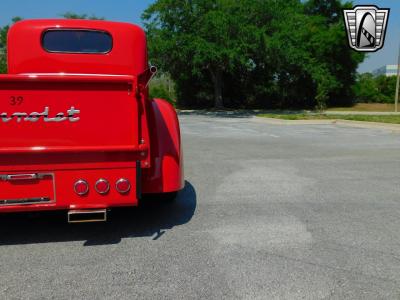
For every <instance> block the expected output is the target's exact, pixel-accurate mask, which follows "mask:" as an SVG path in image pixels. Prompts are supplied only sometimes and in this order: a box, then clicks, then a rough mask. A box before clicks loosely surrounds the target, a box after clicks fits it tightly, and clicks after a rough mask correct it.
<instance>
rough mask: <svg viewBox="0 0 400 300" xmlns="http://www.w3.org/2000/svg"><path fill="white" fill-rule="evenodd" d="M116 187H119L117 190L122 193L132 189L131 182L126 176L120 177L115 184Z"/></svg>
mask: <svg viewBox="0 0 400 300" xmlns="http://www.w3.org/2000/svg"><path fill="white" fill-rule="evenodd" d="M115 188H116V189H117V191H118V192H119V193H121V194H126V193H128V192H129V191H130V189H131V183H130V182H129V180H128V179H125V178H121V179H119V180H118V181H117V182H116V184H115Z"/></svg>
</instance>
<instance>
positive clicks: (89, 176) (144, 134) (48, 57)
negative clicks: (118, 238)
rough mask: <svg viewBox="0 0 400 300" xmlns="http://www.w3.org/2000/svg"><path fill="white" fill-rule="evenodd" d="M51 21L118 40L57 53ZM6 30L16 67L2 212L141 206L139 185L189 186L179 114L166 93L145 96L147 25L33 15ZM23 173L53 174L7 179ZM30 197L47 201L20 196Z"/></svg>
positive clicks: (2, 163) (2, 102)
mask: <svg viewBox="0 0 400 300" xmlns="http://www.w3.org/2000/svg"><path fill="white" fill-rule="evenodd" d="M49 29H78V30H81V29H85V30H86V29H87V30H100V31H106V32H108V33H109V34H110V35H111V36H112V38H113V48H112V50H111V51H110V52H109V53H107V54H83V53H82V54H75V53H74V54H71V53H50V52H47V51H46V50H44V49H43V48H42V44H41V39H42V35H43V33H44V32H45V31H46V30H49ZM8 38H9V42H8V67H9V74H6V75H0V133H1V136H2V139H0V189H1V191H0V213H1V212H16V211H37V210H57V209H74V210H77V209H78V210H79V209H100V208H101V209H103V208H110V207H117V206H135V205H137V204H138V199H139V197H140V193H141V192H143V193H164V192H173V191H178V190H180V189H181V188H183V165H182V150H181V148H182V147H181V137H180V130H179V123H178V119H177V115H176V112H175V110H174V108H173V107H172V106H171V105H170V104H168V103H167V102H166V101H164V100H161V99H155V100H150V99H148V88H147V81H148V80H149V77H150V75H149V71H148V65H147V64H148V63H147V50H146V39H145V34H144V32H143V30H142V29H141V28H140V27H138V26H135V25H131V24H127V23H117V22H106V21H86V20H33V21H21V22H18V23H16V24H15V25H14V26H13V27H12V28H11V29H10V31H9V36H8ZM27 49H29V51H27ZM26 174H28V175H29V174H34V175H35V176H36V175H38V174H39V175H40V174H51V176H52V177H51V178H49V177H48V175H46V176H47V177H46V176H45V177H43V178H41V177H40V178H39V179H35V180H20V181H18V182H13V181H8V180H7V178H9V177H8V175H12V176H14V175H18V176H20V175H23V176H25V175H26ZM140 174H142V175H141V176H140ZM18 176H17V177H18ZM40 176H41V175H40ZM100 178H102V179H106V180H107V181H109V183H110V186H111V188H110V191H109V192H108V193H107V194H105V195H100V194H99V193H97V192H96V191H95V189H94V185H95V182H96V181H97V180H98V179H100ZM121 178H126V179H128V180H129V181H130V183H131V190H130V191H129V192H128V193H126V194H121V193H119V192H117V190H116V189H115V183H116V182H117V181H118V180H119V179H121ZM79 179H83V180H85V181H87V182H88V184H89V192H88V194H87V195H84V196H78V195H77V194H76V193H75V191H74V183H75V182H76V181H77V180H79ZM25 198H26V199H28V200H29V201H30V200H31V199H42V200H43V199H44V200H46V201H47V202H46V201H44V202H43V203H42V202H41V203H39V202H35V203H34V204H32V203H29V201H28V203H22V202H20V203H17V204H15V203H14V202H13V201H14V200H15V199H17V200H18V201H19V200H21V199H25ZM5 199H6V200H7V201H8V200H10V202H7V201H3V200H5ZM2 201H3V202H2ZM6 202H7V203H6Z"/></svg>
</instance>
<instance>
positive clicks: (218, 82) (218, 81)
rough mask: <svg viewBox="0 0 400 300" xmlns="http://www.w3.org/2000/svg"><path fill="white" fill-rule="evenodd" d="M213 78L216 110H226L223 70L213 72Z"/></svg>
mask: <svg viewBox="0 0 400 300" xmlns="http://www.w3.org/2000/svg"><path fill="white" fill-rule="evenodd" d="M211 77H212V80H213V84H214V101H215V102H214V107H215V108H216V109H222V108H224V101H223V99H222V72H221V70H216V71H215V72H213V71H211Z"/></svg>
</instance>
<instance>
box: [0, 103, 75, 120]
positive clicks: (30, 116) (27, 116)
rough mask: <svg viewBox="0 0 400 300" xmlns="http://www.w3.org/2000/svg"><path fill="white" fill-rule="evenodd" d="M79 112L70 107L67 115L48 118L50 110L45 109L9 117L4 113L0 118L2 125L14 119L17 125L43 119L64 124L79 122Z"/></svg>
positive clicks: (61, 114) (60, 114) (59, 114)
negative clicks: (66, 122) (65, 122)
mask: <svg viewBox="0 0 400 300" xmlns="http://www.w3.org/2000/svg"><path fill="white" fill-rule="evenodd" d="M80 112H81V111H80V110H79V109H75V107H73V106H72V107H71V108H70V109H68V110H67V113H63V112H60V113H57V114H56V115H55V116H53V117H50V108H49V107H47V106H46V107H45V108H44V110H43V112H41V113H39V112H31V113H26V112H15V113H13V114H11V115H9V114H8V113H6V112H3V113H1V114H0V118H1V120H2V121H3V123H7V122H10V121H11V120H13V119H15V120H16V121H17V123H20V122H21V121H24V122H37V121H39V120H40V119H41V118H43V121H44V122H46V123H48V122H64V121H69V122H71V123H73V122H77V121H79V120H80V117H79V116H78V115H79V113H80Z"/></svg>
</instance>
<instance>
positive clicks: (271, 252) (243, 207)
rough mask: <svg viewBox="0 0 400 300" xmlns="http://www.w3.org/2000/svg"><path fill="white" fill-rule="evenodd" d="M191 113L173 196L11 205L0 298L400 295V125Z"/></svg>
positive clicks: (1, 240)
mask: <svg viewBox="0 0 400 300" xmlns="http://www.w3.org/2000/svg"><path fill="white" fill-rule="evenodd" d="M180 119H181V126H182V138H183V143H184V153H185V178H186V186H185V189H184V190H183V191H182V192H181V193H180V194H179V198H178V199H177V202H176V203H175V204H173V205H161V206H160V205H155V204H153V203H151V204H148V205H145V206H143V207H141V208H138V209H133V210H131V209H130V210H122V211H115V212H114V213H112V214H111V216H110V217H111V220H110V222H108V223H104V224H96V223H94V224H81V225H76V224H74V225H69V224H66V222H65V219H66V217H65V215H64V214H61V215H60V214H44V215H28V216H17V217H15V216H12V217H11V216H2V217H0V225H1V226H0V268H1V272H0V298H3V299H17V298H26V299H43V298H57V299H67V298H68V299H70V298H71V299H72V298H91V299H98V298H109V299H112V298H113V299H115V298H119V299H194V298H201V299H275V298H276V299H344V298H346V299H382V298H385V299H398V298H399V297H400V172H399V171H400V133H396V132H392V131H390V130H384V129H374V128H368V129H366V128H354V127H349V126H340V125H272V124H266V123H264V122H262V121H260V120H258V119H255V118H252V117H250V116H246V115H233V116H226V115H222V116H216V115H203V114H196V113H188V114H182V115H181V116H180Z"/></svg>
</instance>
